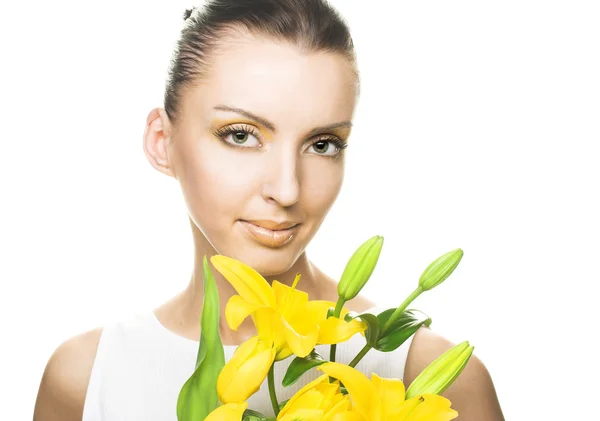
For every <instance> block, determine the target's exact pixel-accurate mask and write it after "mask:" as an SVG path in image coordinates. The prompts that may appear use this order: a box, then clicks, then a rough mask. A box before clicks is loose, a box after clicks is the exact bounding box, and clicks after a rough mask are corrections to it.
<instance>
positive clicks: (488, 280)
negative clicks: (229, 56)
mask: <svg viewBox="0 0 600 421" xmlns="http://www.w3.org/2000/svg"><path fill="white" fill-rule="evenodd" d="M333 4H334V5H336V6H338V7H339V10H340V11H341V12H342V14H343V15H344V16H345V17H346V19H347V20H348V22H349V24H350V27H351V30H352V33H353V38H354V40H355V44H356V48H357V54H358V58H359V66H360V70H361V76H362V97H361V99H360V103H359V106H358V107H359V108H358V110H357V114H356V120H355V129H354V131H353V134H352V136H351V139H350V140H351V141H350V144H351V145H350V148H349V149H348V150H347V167H346V168H347V176H346V177H347V178H346V181H345V184H344V187H343V190H342V193H341V195H340V197H339V200H338V202H337V203H336V205H335V206H334V207H333V209H332V210H331V213H330V215H329V217H328V219H327V220H326V222H325V223H324V225H323V226H322V229H321V231H320V232H319V234H318V235H317V237H315V240H314V241H313V243H311V245H310V246H309V249H308V253H309V257H310V258H311V259H312V260H313V261H315V262H316V264H317V265H318V266H320V267H321V268H322V269H323V270H324V271H325V272H326V273H329V274H330V275H332V276H336V277H337V276H340V275H341V273H342V271H343V268H344V265H345V263H346V261H347V259H348V258H349V257H350V255H351V254H352V252H353V251H354V249H355V248H356V247H358V245H359V244H360V243H362V242H363V241H364V240H366V239H367V238H369V237H371V236H372V235H375V234H381V235H383V236H384V237H385V245H384V249H383V252H382V254H381V258H380V261H379V265H378V267H377V269H376V271H375V273H374V275H373V279H372V280H371V284H370V285H368V286H367V289H366V291H365V292H366V294H367V296H369V297H370V298H372V299H374V300H375V301H377V302H378V303H380V304H382V305H389V306H395V305H398V304H399V303H400V302H401V301H402V300H403V299H404V298H405V296H406V295H408V294H409V293H410V292H411V291H412V290H413V289H414V287H415V285H416V282H417V279H418V277H419V275H420V274H421V272H422V270H423V269H424V268H425V267H426V266H427V265H428V264H429V262H430V261H432V260H433V259H434V258H436V257H437V256H439V255H441V254H443V253H445V252H447V251H449V250H452V249H454V248H456V247H461V248H462V249H463V250H464V253H465V254H464V258H463V260H462V262H461V264H460V266H459V267H458V269H457V270H456V271H455V273H454V274H453V275H452V276H451V277H450V278H449V279H448V280H447V281H446V282H445V283H444V284H442V285H441V286H440V287H438V288H437V289H435V290H433V291H431V292H429V293H427V294H425V295H423V296H421V297H420V298H419V299H418V300H417V301H415V302H414V305H413V307H416V308H419V309H420V310H422V311H424V312H425V313H427V314H428V315H430V316H431V317H432V319H433V324H432V326H431V327H432V329H434V330H436V331H438V332H440V333H441V334H443V335H445V336H446V337H447V338H449V339H450V340H451V341H453V342H455V343H458V342H461V341H463V340H469V341H470V342H471V344H473V345H474V346H475V354H476V355H478V356H479V358H481V359H482V360H483V362H484V363H485V364H486V366H487V367H488V369H489V371H490V373H491V375H492V378H493V379H494V383H495V385H496V390H497V392H498V396H499V399H500V403H501V405H502V408H503V410H504V414H505V416H506V419H507V420H532V419H537V420H542V419H543V420H549V419H552V420H562V419H572V420H575V419H592V418H593V417H594V414H597V411H596V410H595V409H594V408H595V407H596V405H595V398H596V396H595V395H596V393H597V392H598V387H597V380H596V378H597V377H598V376H599V372H598V364H597V362H596V361H597V357H595V356H596V355H598V352H599V350H598V346H597V345H593V344H592V340H593V339H596V338H597V336H598V333H597V332H598V313H597V300H598V292H597V288H596V285H597V284H598V281H600V276H599V275H598V262H599V260H598V256H599V253H600V246H599V244H598V238H599V235H600V229H599V228H600V227H599V222H598V215H600V206H599V204H598V197H597V196H598V182H599V181H598V180H600V169H599V168H600V165H599V164H598V160H599V159H598V158H599V157H598V152H597V148H596V146H597V143H598V142H599V140H600V139H599V137H600V136H599V135H600V124H599V115H600V114H599V113H600V82H599V81H600V78H599V76H598V75H600V59H599V51H600V25H598V22H599V21H600V13H599V9H598V6H597V3H596V2H592V1H589V2H584V1H562V2H559V1H524V0H519V1H504V2H493V3H492V2H479V1H453V2H442V1H423V2H391V1H390V2H384V1H373V0H369V1H368V2H366V1H364V0H363V1H347V0H338V1H334V2H333ZM192 5H193V3H190V2H178V1H161V2H159V1H148V0H146V1H144V2H141V1H137V2H117V1H115V0H111V1H104V2H71V3H67V2H64V1H59V2H57V1H53V2H40V1H38V2H24V3H23V4H19V5H12V6H11V8H10V9H5V7H6V6H2V8H3V9H4V10H2V11H1V12H0V16H1V17H0V20H1V21H0V31H1V33H0V35H1V37H0V39H1V41H0V42H1V43H2V50H1V53H2V55H1V58H0V60H1V61H2V66H1V67H0V72H2V74H1V79H0V84H1V89H2V91H1V98H2V101H1V105H0V106H1V107H2V110H1V114H0V115H1V117H0V121H1V122H2V132H1V133H2V136H1V137H2V139H1V143H2V146H1V149H0V157H1V165H0V183H1V190H0V194H1V196H0V201H1V207H0V247H1V249H0V252H1V254H0V281H1V285H2V291H1V292H0V300H1V303H0V304H1V305H0V312H1V314H0V316H1V318H0V320H1V323H2V326H1V330H0V332H1V333H2V346H1V347H0V352H1V353H2V356H1V359H0V388H1V389H0V397H1V398H0V401H2V403H1V404H0V418H1V419H7V420H8V419H10V420H25V419H31V417H32V413H33V406H34V402H35V398H36V394H37V389H38V387H39V381H40V379H41V375H42V372H43V369H44V367H45V364H46V362H47V360H48V358H49V357H50V355H51V354H52V352H53V351H54V349H55V348H56V347H57V346H58V345H59V344H60V343H61V342H63V341H64V340H66V339H67V338H69V337H71V336H73V335H75V334H78V333H81V332H84V331H87V330H89V329H91V328H94V327H96V326H100V325H104V324H106V323H108V322H109V321H112V320H117V319H119V318H121V317H123V316H125V315H127V314H129V313H130V312H131V311H138V310H140V311H143V310H145V309H148V308H152V307H156V306H158V305H159V304H161V303H162V302H164V301H166V300H167V299H168V298H170V297H171V296H173V295H174V294H176V293H177V292H179V291H180V290H181V289H182V288H184V287H185V286H186V284H187V282H188V280H189V276H190V273H191V269H192V263H193V262H192V252H193V249H192V241H191V235H190V228H189V226H188V218H187V215H186V209H185V206H184V203H183V200H182V197H181V194H180V190H179V187H178V185H177V183H176V180H174V179H172V178H169V177H166V176H164V175H163V174H161V173H159V172H157V171H155V170H154V169H153V168H152V167H151V166H150V164H149V163H148V162H147V160H146V158H145V156H144V154H143V151H142V133H143V129H144V124H145V118H146V115H147V113H148V112H149V110H150V109H151V108H153V107H155V106H161V105H162V94H163V89H164V81H165V77H166V71H167V65H168V62H169V59H170V55H171V51H172V48H173V46H174V43H175V40H176V38H177V35H178V32H179V30H180V27H181V24H182V18H181V15H182V13H183V11H184V10H185V8H187V7H191V6H192ZM594 332H595V333H594ZM595 377H596V378H595ZM594 392H596V393H594ZM8 415H10V416H8ZM590 416H591V418H590Z"/></svg>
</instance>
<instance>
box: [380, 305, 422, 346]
mask: <svg viewBox="0 0 600 421" xmlns="http://www.w3.org/2000/svg"><path fill="white" fill-rule="evenodd" d="M395 310H396V309H395V308H390V309H387V310H385V311H383V312H381V313H379V315H377V319H378V320H379V323H380V325H381V326H383V325H384V324H385V323H386V322H387V321H388V319H389V318H390V317H391V315H392V313H394V311H395ZM430 324H431V318H430V317H429V316H427V315H426V314H425V313H422V312H421V311H419V310H404V312H403V313H402V314H401V315H400V317H398V319H397V320H396V321H394V323H393V324H392V325H390V327H389V328H388V331H387V332H386V333H385V334H384V335H382V336H381V337H380V338H379V339H378V340H377V343H376V344H375V346H374V347H373V348H375V349H377V350H378V351H381V352H390V351H393V350H395V349H397V348H398V347H399V346H400V345H402V344H403V343H404V342H405V341H406V340H407V339H408V338H410V337H411V336H412V335H414V334H415V332H416V331H417V330H418V329H419V328H420V327H421V326H423V325H425V326H429V325H430Z"/></svg>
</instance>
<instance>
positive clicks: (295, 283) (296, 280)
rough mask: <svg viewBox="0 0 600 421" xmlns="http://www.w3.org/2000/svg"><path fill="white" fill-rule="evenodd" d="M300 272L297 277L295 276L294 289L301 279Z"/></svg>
mask: <svg viewBox="0 0 600 421" xmlns="http://www.w3.org/2000/svg"><path fill="white" fill-rule="evenodd" d="M300 276H301V275H300V272H298V273H297V274H296V278H294V283H293V284H292V290H294V289H296V285H298V281H299V280H300Z"/></svg>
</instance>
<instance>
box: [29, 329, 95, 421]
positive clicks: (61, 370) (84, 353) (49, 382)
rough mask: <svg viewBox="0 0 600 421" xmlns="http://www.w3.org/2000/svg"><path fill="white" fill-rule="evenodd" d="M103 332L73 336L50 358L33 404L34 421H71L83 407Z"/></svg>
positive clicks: (76, 418)
mask: <svg viewBox="0 0 600 421" xmlns="http://www.w3.org/2000/svg"><path fill="white" fill-rule="evenodd" d="M101 334H102V328H101V327H99V328H96V329H93V330H90V331H87V332H84V333H81V334H79V335H76V336H73V337H72V338H69V339H67V340H66V341H64V342H63V343H61V344H60V345H59V346H58V347H57V348H56V350H55V351H54V353H53V354H52V355H51V356H50V359H49V360H48V363H47V364H46V368H45V369H44V373H43V375H42V380H41V382H40V388H39V391H38V395H37V399H36V402H35V410H34V415H33V419H34V421H54V420H57V421H58V420H62V421H74V420H78V421H79V420H81V419H82V417H83V404H84V402H85V396H86V392H87V387H88V383H89V380H90V374H91V372H92V367H93V365H94V359H95V358H96V350H97V348H98V343H99V341H100V335H101Z"/></svg>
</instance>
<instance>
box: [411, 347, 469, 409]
mask: <svg viewBox="0 0 600 421" xmlns="http://www.w3.org/2000/svg"><path fill="white" fill-rule="evenodd" d="M474 348H475V347H474V346H472V345H469V341H464V342H462V343H460V344H458V345H455V346H454V347H452V348H450V349H449V350H448V351H446V352H444V353H443V354H442V355H440V356H439V357H438V358H437V359H436V360H435V361H433V362H432V363H431V364H429V365H428V366H427V368H425V370H423V371H422V372H421V373H420V374H419V375H418V376H417V378H416V379H414V380H413V382H412V383H411V384H410V386H409V388H408V389H407V390H406V399H410V398H413V397H415V396H418V395H422V394H424V393H432V394H434V395H439V394H441V393H443V392H444V391H445V390H446V389H447V388H448V387H449V386H450V385H451V384H452V382H454V380H456V378H457V377H458V375H459V374H460V373H461V372H462V371H463V369H464V368H465V366H466V365H467V362H468V361H469V358H471V354H472V353H473V349H474Z"/></svg>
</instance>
